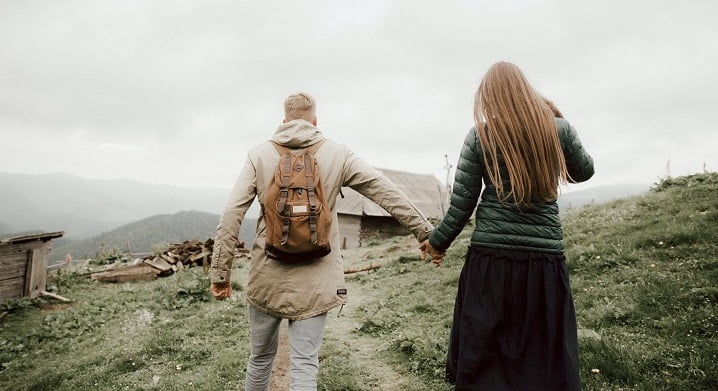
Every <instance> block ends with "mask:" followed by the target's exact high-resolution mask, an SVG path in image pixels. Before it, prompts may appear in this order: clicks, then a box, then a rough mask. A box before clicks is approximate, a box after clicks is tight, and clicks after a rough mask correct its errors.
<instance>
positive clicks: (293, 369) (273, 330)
mask: <svg viewBox="0 0 718 391" xmlns="http://www.w3.org/2000/svg"><path fill="white" fill-rule="evenodd" d="M247 307H248V308H249V332H250V339H251V348H252V352H251V353H250V355H249V362H248V363H247V380H246V384H245V386H246V391H269V379H270V377H271V374H272V364H273V363H274V357H275V356H276V354H277V344H278V341H279V338H278V337H279V324H280V323H281V321H282V319H281V318H275V317H272V316H270V315H267V314H265V313H264V312H262V311H260V310H258V309H257V308H255V307H254V306H252V305H248V306H247ZM326 320H327V314H326V313H324V314H321V315H318V316H315V317H313V318H309V319H304V320H290V321H289V327H288V336H289V372H290V375H291V382H290V384H289V390H290V391H316V389H317V373H318V372H319V348H321V346H322V338H323V337H324V324H325V323H326Z"/></svg>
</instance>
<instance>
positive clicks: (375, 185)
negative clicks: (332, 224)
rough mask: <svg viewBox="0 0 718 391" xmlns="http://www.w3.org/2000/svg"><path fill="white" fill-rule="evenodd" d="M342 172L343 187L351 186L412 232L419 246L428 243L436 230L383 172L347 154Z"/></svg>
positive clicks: (349, 153)
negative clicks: (419, 243) (428, 239)
mask: <svg viewBox="0 0 718 391" xmlns="http://www.w3.org/2000/svg"><path fill="white" fill-rule="evenodd" d="M346 153H347V158H346V160H345V163H344V169H343V172H342V176H343V178H342V186H348V187H351V188H352V189H354V190H356V191H357V192H358V193H359V194H361V195H363V196H364V197H366V198H368V199H370V200H372V201H374V202H375V203H376V204H377V205H379V206H381V207H382V208H383V209H384V210H386V211H387V212H388V213H389V214H391V215H392V216H393V217H394V218H395V219H396V220H397V221H398V222H399V223H400V224H401V225H403V226H404V227H406V228H407V229H409V231H411V233H412V234H413V235H414V237H416V239H417V240H418V241H420V242H422V241H424V240H426V238H428V237H429V234H430V233H431V230H432V229H433V228H434V227H433V226H432V225H431V223H430V222H429V221H428V220H427V219H426V218H425V217H424V215H422V214H421V212H420V211H419V210H418V209H417V208H416V206H415V205H414V204H413V203H412V202H411V201H410V200H409V199H408V198H407V197H406V195H405V194H404V193H403V192H402V191H401V190H399V189H398V188H397V187H396V185H394V184H393V183H392V182H391V181H389V179H387V178H386V177H385V176H384V175H383V174H382V173H381V172H379V171H378V170H377V169H375V168H374V167H372V166H370V165H369V164H368V163H366V162H365V161H363V160H361V159H360V158H358V157H357V156H356V155H354V153H353V152H351V151H349V150H347V151H346Z"/></svg>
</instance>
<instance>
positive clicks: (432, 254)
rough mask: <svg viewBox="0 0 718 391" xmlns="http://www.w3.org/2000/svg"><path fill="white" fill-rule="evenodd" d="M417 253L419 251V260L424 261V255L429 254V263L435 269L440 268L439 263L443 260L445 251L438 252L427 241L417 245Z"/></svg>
mask: <svg viewBox="0 0 718 391" xmlns="http://www.w3.org/2000/svg"><path fill="white" fill-rule="evenodd" d="M419 251H421V260H422V261H424V260H426V254H429V258H430V259H431V262H432V263H433V264H434V265H436V267H439V266H441V262H442V261H443V260H444V255H446V251H439V250H437V249H435V248H434V247H432V246H431V243H429V241H428V240H425V241H423V242H421V244H420V245H419Z"/></svg>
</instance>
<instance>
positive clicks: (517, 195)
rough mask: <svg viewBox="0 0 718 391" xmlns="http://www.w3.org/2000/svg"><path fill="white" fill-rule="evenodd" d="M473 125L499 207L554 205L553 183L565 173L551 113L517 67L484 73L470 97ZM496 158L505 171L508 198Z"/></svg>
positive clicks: (501, 66)
mask: <svg viewBox="0 0 718 391" xmlns="http://www.w3.org/2000/svg"><path fill="white" fill-rule="evenodd" d="M559 115H560V114H559ZM474 120H475V121H476V130H477V132H478V134H479V138H480V140H481V145H482V147H483V150H484V162H485V164H486V170H487V172H488V174H489V178H490V179H491V182H492V183H493V184H494V186H495V187H496V193H497V196H498V197H499V200H500V201H501V202H502V203H504V202H507V201H508V202H510V203H513V204H515V205H517V206H521V205H530V204H535V203H538V202H550V201H554V200H556V198H557V197H558V187H559V181H560V183H566V182H567V180H568V173H567V171H566V162H565V161H564V157H563V152H562V151H561V144H560V142H559V139H558V133H557V131H556V124H555V122H554V112H553V111H552V110H551V107H550V106H549V104H548V103H547V101H546V100H545V99H544V98H543V97H542V96H541V95H540V94H539V93H538V92H536V91H535V90H534V89H533V87H531V85H530V84H529V82H528V80H526V77H525V76H524V74H523V72H521V70H520V69H519V67H517V66H516V65H514V64H511V63H508V62H498V63H496V64H494V65H492V66H491V68H489V70H488V71H487V72H486V75H485V76H484V79H483V80H482V81H481V84H480V85H479V88H478V90H477V91H476V97H475V101H474ZM499 154H500V155H501V156H502V157H503V162H504V164H505V165H506V168H507V171H508V176H509V177H508V180H509V183H510V186H511V188H510V190H509V191H508V192H507V189H505V188H504V180H505V179H506V178H502V176H501V171H500V170H499V166H500V161H499V158H498V155H499Z"/></svg>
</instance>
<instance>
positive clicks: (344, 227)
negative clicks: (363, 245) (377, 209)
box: [339, 214, 361, 249]
mask: <svg viewBox="0 0 718 391" xmlns="http://www.w3.org/2000/svg"><path fill="white" fill-rule="evenodd" d="M360 233H361V216H354V215H345V214H340V215H339V240H340V242H341V247H342V249H348V248H357V247H359V245H360V242H359V236H360Z"/></svg>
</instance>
